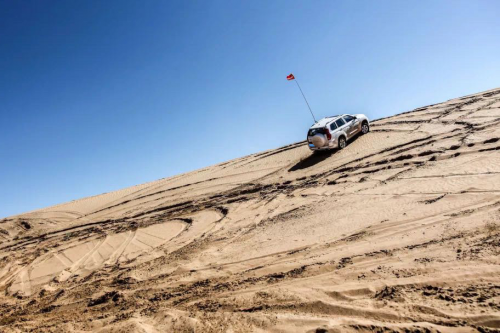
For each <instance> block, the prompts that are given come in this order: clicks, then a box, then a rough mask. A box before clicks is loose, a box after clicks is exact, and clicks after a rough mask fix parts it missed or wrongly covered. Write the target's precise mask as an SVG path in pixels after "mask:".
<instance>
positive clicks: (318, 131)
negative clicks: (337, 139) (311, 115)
mask: <svg viewBox="0 0 500 333" xmlns="http://www.w3.org/2000/svg"><path fill="white" fill-rule="evenodd" d="M316 134H325V129H324V128H323V127H320V128H311V129H310V130H309V132H307V136H313V135H316Z"/></svg>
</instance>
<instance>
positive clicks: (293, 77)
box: [286, 74, 295, 81]
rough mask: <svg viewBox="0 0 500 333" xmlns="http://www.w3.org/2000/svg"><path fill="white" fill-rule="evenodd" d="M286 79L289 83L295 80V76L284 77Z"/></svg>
mask: <svg viewBox="0 0 500 333" xmlns="http://www.w3.org/2000/svg"><path fill="white" fill-rule="evenodd" d="M286 79H287V80H288V81H290V80H295V76H293V74H290V75H288V76H287V77H286Z"/></svg>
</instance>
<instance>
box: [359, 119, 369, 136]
mask: <svg viewBox="0 0 500 333" xmlns="http://www.w3.org/2000/svg"><path fill="white" fill-rule="evenodd" d="M368 132H370V126H369V125H368V123H367V122H366V121H365V122H364V123H362V124H361V134H366V133H368Z"/></svg>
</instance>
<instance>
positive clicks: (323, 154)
mask: <svg viewBox="0 0 500 333" xmlns="http://www.w3.org/2000/svg"><path fill="white" fill-rule="evenodd" d="M359 137H360V135H356V136H355V137H353V138H352V139H351V140H349V141H348V142H347V147H346V148H345V149H349V145H351V144H352V143H353V142H354V141H356V140H357V139H358V138H359ZM338 151H339V150H338V149H330V150H319V151H315V152H312V153H311V155H310V156H308V157H306V158H305V159H303V160H301V161H299V162H298V163H297V164H295V165H294V166H293V167H291V168H290V169H288V172H293V171H297V170H303V169H307V168H310V167H312V166H314V165H316V164H318V163H320V162H323V161H324V160H326V159H327V158H328V157H330V156H332V155H334V154H335V153H336V152H338Z"/></svg>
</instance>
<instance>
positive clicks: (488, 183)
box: [0, 89, 500, 332]
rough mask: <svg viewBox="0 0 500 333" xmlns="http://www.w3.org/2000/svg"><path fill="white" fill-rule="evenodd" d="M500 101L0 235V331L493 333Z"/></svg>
mask: <svg viewBox="0 0 500 333" xmlns="http://www.w3.org/2000/svg"><path fill="white" fill-rule="evenodd" d="M499 138H500V89H496V90H491V91H488V92H483V93H479V94H475V95H470V96H466V97H463V98H458V99H454V100H450V101H447V102H445V103H441V104H436V105H432V106H428V107H423V108H419V109H416V110H414V111H411V112H407V113H403V114H400V115H397V116H394V117H389V118H385V119H381V120H378V121H376V122H374V123H373V124H372V131H371V132H370V133H369V134H368V135H365V136H360V137H358V138H357V139H356V140H354V141H353V142H351V143H350V144H349V146H348V147H347V148H346V149H345V150H343V151H339V152H332V153H330V154H317V155H316V154H315V155H312V154H311V153H310V152H309V150H308V148H307V147H306V145H305V144H304V143H303V142H301V143H296V144H291V145H289V146H285V147H282V148H279V149H275V150H270V151H266V152H262V153H259V154H254V155H250V156H246V157H243V158H239V159H235V160H232V161H229V162H226V163H222V164H219V165H215V166H211V167H207V168H205V169H202V170H198V171H195V172H191V173H186V174H182V175H178V176H175V177H171V178H166V179H161V180H158V181H155V182H151V183H147V184H143V185H138V186H135V187H131V188H128V189H124V190H121V191H117V192H113V193H107V194H103V195H98V196H95V197H91V198H86V199H81V200H76V201H72V202H69V203H66V204H61V205H58V206H54V207H49V208H47V209H42V210H38V211H34V212H30V213H26V214H22V215H19V216H13V217H10V218H6V219H3V220H0V242H1V243H0V288H1V295H0V315H1V319H0V331H6V332H10V331H12V332H16V331H28V330H30V329H31V330H34V331H37V332H39V331H51V332H52V331H53V332H61V331H77V332H82V331H99V332H166V331H175V332H183V331H186V332H189V331H197V332H212V331H213V332H225V331H233V332H247V331H248V332H249V331H255V332H259V331H261V332H263V331H273V332H288V331H298V332H308V331H310V332H327V331H329V332H368V331H376V332H498V331H499V329H500V265H499V263H500V257H499V254H500V140H499Z"/></svg>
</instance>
